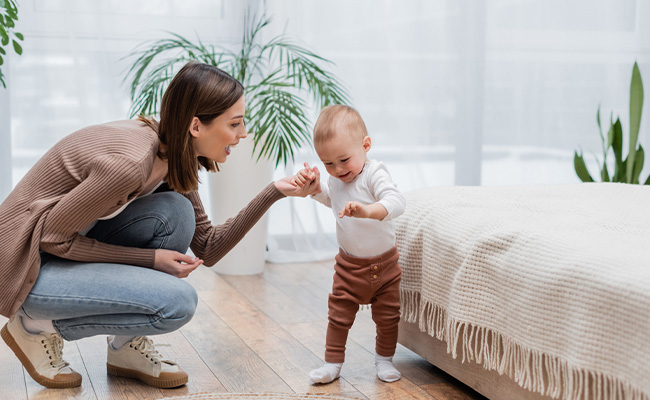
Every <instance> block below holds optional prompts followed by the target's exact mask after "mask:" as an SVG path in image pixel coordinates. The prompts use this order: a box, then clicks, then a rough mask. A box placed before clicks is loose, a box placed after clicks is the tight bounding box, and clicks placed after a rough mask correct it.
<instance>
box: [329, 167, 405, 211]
mask: <svg viewBox="0 0 650 400" xmlns="http://www.w3.org/2000/svg"><path fill="white" fill-rule="evenodd" d="M368 187H369V189H370V191H371V193H372V194H373V196H374V197H375V199H377V202H376V203H372V204H361V203H359V202H356V201H349V202H348V203H347V204H346V205H345V208H343V210H341V211H340V212H339V217H341V218H343V217H345V216H348V217H356V218H372V219H377V220H379V221H389V220H391V219H393V218H397V217H399V216H400V215H402V213H404V207H405V206H406V199H404V196H403V195H402V194H401V193H400V192H399V191H398V190H397V187H396V186H395V184H394V183H393V180H392V179H391V177H390V173H389V172H388V169H386V167H385V166H384V164H382V163H380V164H379V166H378V167H377V169H376V170H375V171H374V172H373V173H372V175H371V176H369V182H368Z"/></svg>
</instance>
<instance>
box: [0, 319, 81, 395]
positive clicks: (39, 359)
mask: <svg viewBox="0 0 650 400" xmlns="http://www.w3.org/2000/svg"><path fill="white" fill-rule="evenodd" d="M20 318H21V317H20V316H16V317H15V318H14V319H13V320H11V321H10V322H8V323H7V324H5V326H4V327H3V328H2V332H1V334H2V339H3V340H4V341H5V343H7V345H8V346H9V348H10V349H11V350H12V351H13V352H14V354H15V355H16V357H18V359H19V360H20V362H21V363H22V364H23V367H25V370H26V371H27V372H28V373H29V375H30V376H31V377H32V378H33V379H34V380H35V381H36V382H38V383H39V384H40V385H43V386H45V387H48V388H71V387H77V386H79V385H81V375H80V374H79V373H78V372H76V371H75V370H73V369H72V368H70V367H69V365H70V364H69V363H67V362H66V361H64V360H63V339H61V336H60V335H59V334H57V333H45V332H43V333H40V334H31V333H29V332H27V331H26V330H25V328H24V327H23V324H22V322H21V321H20Z"/></svg>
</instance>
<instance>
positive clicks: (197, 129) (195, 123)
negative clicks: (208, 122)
mask: <svg viewBox="0 0 650 400" xmlns="http://www.w3.org/2000/svg"><path fill="white" fill-rule="evenodd" d="M200 134H201V120H199V118H198V117H192V122H190V135H192V137H194V138H198V137H199V135H200Z"/></svg>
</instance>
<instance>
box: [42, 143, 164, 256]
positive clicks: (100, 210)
mask: <svg viewBox="0 0 650 400" xmlns="http://www.w3.org/2000/svg"><path fill="white" fill-rule="evenodd" d="M143 182H145V177H144V172H143V171H142V170H141V168H140V167H139V166H138V165H137V164H136V163H134V162H133V161H130V160H128V159H126V158H125V157H123V156H120V155H115V154H109V155H105V156H102V157H98V158H96V159H95V160H93V161H92V162H91V163H90V164H89V166H88V167H87V174H86V178H85V179H84V180H82V181H81V182H80V183H79V184H78V185H77V186H76V187H74V188H73V189H72V190H71V191H69V192H68V193H67V194H65V195H64V196H63V197H62V198H61V199H60V200H59V201H58V202H57V203H56V204H55V205H54V207H52V209H51V210H50V211H49V212H47V213H44V214H43V216H42V218H43V219H44V222H43V223H42V234H41V241H40V249H41V250H43V251H46V252H48V253H51V254H54V255H55V256H59V257H62V258H66V259H69V260H74V261H85V262H110V263H120V264H131V265H138V266H142V267H149V268H152V267H153V265H154V259H155V249H140V248H135V247H127V246H117V245H111V244H108V243H103V242H100V241H97V240H95V239H90V238H88V237H86V236H84V235H81V234H80V233H79V231H81V230H82V229H84V228H85V227H86V226H88V225H89V224H91V223H92V222H94V221H96V220H97V219H99V218H101V217H103V216H104V215H105V214H106V212H107V211H108V210H110V209H111V208H112V207H115V206H119V205H123V204H126V203H127V202H128V201H129V200H130V199H131V198H132V197H133V196H135V195H137V193H138V191H139V189H140V188H141V186H142V185H143Z"/></svg>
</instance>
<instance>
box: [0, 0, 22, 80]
mask: <svg viewBox="0 0 650 400" xmlns="http://www.w3.org/2000/svg"><path fill="white" fill-rule="evenodd" d="M16 21H18V6H17V5H16V2H15V1H14V0H0V66H2V65H3V64H4V57H6V56H7V51H6V50H5V49H4V47H5V46H8V45H9V42H11V45H12V46H13V48H14V51H15V52H16V54H18V55H21V54H23V48H22V46H21V45H20V43H18V41H19V40H23V39H24V36H23V34H22V33H20V32H16V31H15V30H14V28H15V27H16ZM4 77H5V76H4V74H3V73H2V69H0V83H2V87H4V88H6V87H7V84H6V82H5V79H4Z"/></svg>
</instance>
